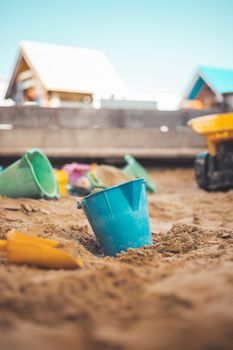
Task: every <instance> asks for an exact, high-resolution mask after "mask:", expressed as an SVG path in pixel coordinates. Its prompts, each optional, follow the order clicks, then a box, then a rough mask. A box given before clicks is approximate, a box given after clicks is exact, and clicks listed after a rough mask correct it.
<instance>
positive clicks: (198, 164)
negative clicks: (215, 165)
mask: <svg viewBox="0 0 233 350" xmlns="http://www.w3.org/2000/svg"><path fill="white" fill-rule="evenodd" d="M208 159H209V153H208V152H203V153H200V154H198V155H197V157H196V159H195V163H194V171H195V177H196V181H197V183H198V186H199V187H200V188H202V189H204V190H208V189H209V181H208V176H207V173H208Z"/></svg>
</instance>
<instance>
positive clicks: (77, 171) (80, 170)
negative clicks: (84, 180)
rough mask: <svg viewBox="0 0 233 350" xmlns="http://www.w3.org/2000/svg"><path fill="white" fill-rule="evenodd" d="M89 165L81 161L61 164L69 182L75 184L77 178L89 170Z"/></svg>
mask: <svg viewBox="0 0 233 350" xmlns="http://www.w3.org/2000/svg"><path fill="white" fill-rule="evenodd" d="M90 168H91V166H90V165H88V164H81V163H75V162H74V163H71V164H66V165H64V166H63V168H62V169H63V170H65V171H66V172H67V173H68V175H69V184H70V185H75V184H76V182H77V180H78V179H79V178H80V177H82V176H85V175H86V173H87V172H88V171H90Z"/></svg>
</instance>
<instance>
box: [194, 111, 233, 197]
mask: <svg viewBox="0 0 233 350" xmlns="http://www.w3.org/2000/svg"><path fill="white" fill-rule="evenodd" d="M188 125H189V126H190V127H191V128H192V129H193V130H194V131H195V132H197V133H199V134H201V135H204V136H206V137H207V145H208V152H202V153H200V154H198V155H197V157H196V159H195V165H194V168H195V176H196V180H197V183H198V185H199V187H200V188H203V189H205V190H207V191H211V190H227V189H231V188H233V113H223V114H215V115H208V116H205V117H199V118H193V119H191V120H190V121H189V122H188Z"/></svg>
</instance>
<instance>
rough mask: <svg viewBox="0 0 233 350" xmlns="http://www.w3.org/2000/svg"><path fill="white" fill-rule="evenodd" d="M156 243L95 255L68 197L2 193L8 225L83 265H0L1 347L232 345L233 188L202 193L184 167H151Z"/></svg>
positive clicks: (3, 227) (2, 216) (0, 206)
mask: <svg viewBox="0 0 233 350" xmlns="http://www.w3.org/2000/svg"><path fill="white" fill-rule="evenodd" d="M155 177H156V179H157V184H158V192H157V193H156V194H155V195H153V196H149V205H150V216H151V227H152V233H153V241H154V245H153V246H152V247H148V248H142V249H139V250H134V249H130V251H129V252H128V253H122V254H120V255H119V256H118V257H117V258H115V259H114V258H110V257H103V255H102V252H101V249H100V247H99V245H98V243H97V242H96V239H95V236H94V235H93V233H92V231H91V229H90V227H89V225H88V223H87V221H86V218H85V216H84V214H83V212H82V211H81V210H77V209H76V200H75V199H74V198H72V197H68V198H63V199H61V200H59V201H45V200H39V201H38V200H28V199H19V200H13V199H6V198H1V199H0V237H2V238H4V237H5V234H6V232H7V231H8V230H9V229H11V228H17V229H20V230H22V231H27V232H31V233H32V234H35V235H39V236H41V237H50V238H53V239H57V240H60V241H61V242H62V244H63V245H64V247H65V249H66V250H68V251H70V252H72V254H80V255H81V256H82V257H83V259H84V263H85V267H84V269H82V270H76V271H63V270H60V271H53V270H42V269H37V268H33V267H27V266H14V265H6V264H5V263H4V262H3V261H2V262H1V263H0V292H1V298H0V335H1V342H0V349H4V350H8V349H12V350H14V349H26V348H28V349H34V350H37V349H38V350H40V349H41V350H42V349H43V350H44V349H58V350H60V349H69V350H72V349H76V350H77V349H85V350H86V349H87V350H89V349H90V350H91V349H114V350H116V349H128V350H137V349H138V350H139V349H140V350H141V349H142V350H147V349H163V350H166V349H173V350H174V349H191V350H192V349H219V350H220V349H221V350H223V349H231V348H232V341H233V338H232V327H233V307H232V305H233V259H232V256H233V254H232V253H233V216H232V211H233V191H230V192H227V193H205V192H203V191H201V190H199V189H197V187H196V184H195V181H194V179H193V175H192V172H191V171H190V170H177V171H161V172H156V173H155Z"/></svg>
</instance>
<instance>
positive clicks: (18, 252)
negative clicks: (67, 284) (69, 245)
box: [0, 231, 83, 269]
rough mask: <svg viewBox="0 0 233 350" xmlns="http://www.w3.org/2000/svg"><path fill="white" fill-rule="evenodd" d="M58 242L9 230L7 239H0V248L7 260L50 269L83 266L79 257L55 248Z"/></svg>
mask: <svg viewBox="0 0 233 350" xmlns="http://www.w3.org/2000/svg"><path fill="white" fill-rule="evenodd" d="M58 245H59V242H57V241H53V240H51V239H44V238H39V237H33V236H29V235H25V234H24V233H22V232H18V231H10V232H9V233H8V234H7V240H2V241H0V250H1V251H4V252H6V257H7V260H8V262H10V263H15V264H28V265H35V266H38V267H43V268H52V269H75V268H78V267H79V268H81V267H82V266H83V261H82V259H81V257H79V258H77V259H74V258H73V257H72V256H71V255H70V254H69V253H67V252H65V251H63V250H61V249H58V248H56V247H57V246H58Z"/></svg>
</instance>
